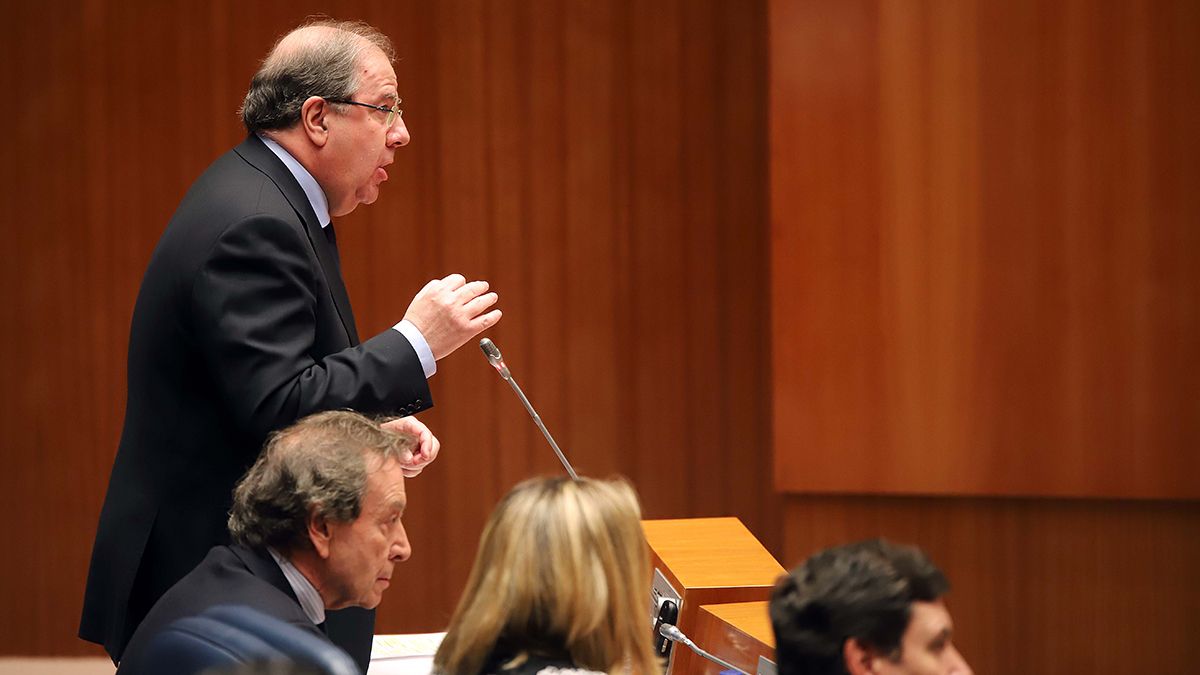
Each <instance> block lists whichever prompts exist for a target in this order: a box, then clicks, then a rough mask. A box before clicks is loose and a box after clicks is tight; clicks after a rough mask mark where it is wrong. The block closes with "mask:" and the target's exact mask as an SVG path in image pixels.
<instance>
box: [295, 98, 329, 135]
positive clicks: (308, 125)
mask: <svg viewBox="0 0 1200 675" xmlns="http://www.w3.org/2000/svg"><path fill="white" fill-rule="evenodd" d="M330 112H332V108H330V106H329V102H328V101H326V100H325V99H323V98H321V97H320V96H309V97H308V98H307V99H305V100H304V103H303V104H301V105H300V128H302V129H303V130H304V135H305V136H307V137H308V140H309V141H310V142H312V144H313V145H315V146H317V147H324V145H325V143H326V142H327V141H328V140H329V120H328V119H327V118H328V117H329V114H330Z"/></svg>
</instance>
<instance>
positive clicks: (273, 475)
mask: <svg viewBox="0 0 1200 675" xmlns="http://www.w3.org/2000/svg"><path fill="white" fill-rule="evenodd" d="M415 446H416V440H415V439H414V438H413V437H412V436H409V435H407V434H399V433H395V432H392V431H389V430H387V429H384V428H382V427H381V426H380V425H379V423H378V422H375V421H372V420H370V419H368V418H366V417H364V416H362V415H360V414H358V413H355V412H350V411H345V410H335V411H330V412H323V413H317V414H315V415H310V416H308V417H306V418H304V419H302V420H300V421H299V422H297V423H296V424H294V425H292V426H290V427H288V428H287V429H284V430H282V431H279V432H276V433H275V434H273V435H272V436H271V438H270V440H268V441H267V447H266V448H265V449H264V450H263V452H262V454H261V455H260V456H259V458H258V461H256V462H255V463H254V466H252V467H250V471H248V472H247V473H246V475H245V476H244V477H243V478H242V480H241V481H239V482H238V484H237V486H236V487H235V488H234V489H233V508H232V509H231V510H230V513H229V534H230V536H231V537H232V538H233V541H235V542H237V543H239V544H243V545H245V546H249V547H251V548H258V549H261V548H264V547H267V546H270V547H272V548H276V549H279V550H281V551H289V550H296V549H297V548H298V547H303V546H307V545H309V541H308V517H309V513H310V512H315V513H316V514H317V515H318V516H322V517H324V518H327V519H329V520H333V521H338V522H343V523H348V522H351V521H353V520H354V519H356V518H358V515H359V513H361V512H362V500H363V494H364V493H365V492H366V487H367V473H368V465H367V464H368V458H378V460H379V462H380V464H382V463H383V462H385V461H387V460H388V459H396V460H399V459H400V458H401V457H402V455H403V454H404V453H405V451H411V450H412V449H413V448H414V447H415Z"/></svg>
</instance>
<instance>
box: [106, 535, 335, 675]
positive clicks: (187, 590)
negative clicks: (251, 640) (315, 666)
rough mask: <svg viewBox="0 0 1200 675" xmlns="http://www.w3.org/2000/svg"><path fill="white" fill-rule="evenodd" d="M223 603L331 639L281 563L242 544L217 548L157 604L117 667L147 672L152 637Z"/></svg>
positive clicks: (127, 672)
mask: <svg viewBox="0 0 1200 675" xmlns="http://www.w3.org/2000/svg"><path fill="white" fill-rule="evenodd" d="M219 605H242V606H246V607H250V608H253V609H256V610H258V611H260V612H262V613H264V614H266V615H268V616H272V617H275V618H277V619H279V620H281V621H286V622H287V623H290V624H292V625H294V626H297V627H298V628H301V629H303V630H304V631H306V632H309V633H312V634H314V635H316V636H318V637H320V638H321V639H322V640H325V641H327V642H328V638H327V637H326V636H325V633H323V632H321V631H320V630H319V629H318V628H317V627H316V626H315V625H313V622H312V621H310V620H309V619H308V617H307V616H306V615H305V614H304V610H303V609H301V607H300V601H299V600H297V599H296V594H295V593H294V592H293V591H292V587H291V586H290V585H288V582H287V579H286V578H285V577H284V576H283V571H282V570H280V569H279V565H277V564H276V563H275V561H274V560H273V559H272V558H271V554H270V553H267V552H265V551H264V552H259V551H255V550H252V549H249V548H246V547H244V546H216V547H214V548H213V549H212V550H211V551H209V552H208V555H207V556H205V558H204V560H203V561H201V563H200V565H199V566H198V567H196V569H194V570H192V571H191V572H190V573H189V574H188V575H187V576H185V577H184V578H183V579H181V580H180V581H179V583H177V584H175V585H174V586H172V587H171V589H170V590H169V591H167V593H166V594H165V595H163V596H162V597H161V598H159V600H158V602H157V603H155V605H154V608H153V609H151V610H150V613H149V614H147V615H146V618H145V619H144V620H143V621H142V623H141V625H140V626H138V629H137V631H136V632H134V634H133V639H132V640H130V641H129V646H128V647H127V648H126V649H125V654H124V656H123V657H122V659H121V667H120V668H119V669H118V670H117V672H118V673H121V675H138V674H139V673H145V672H146V670H145V668H144V667H143V666H142V664H141V659H142V656H143V654H144V653H145V651H146V647H147V646H148V645H149V644H150V641H151V639H152V638H153V637H154V636H155V635H157V634H158V633H159V632H160V631H161V630H163V629H164V628H166V627H167V626H169V625H170V624H171V622H173V621H175V620H176V619H182V618H184V617H188V616H199V615H200V613H201V612H203V611H204V610H206V609H209V608H211V607H217V606H219Z"/></svg>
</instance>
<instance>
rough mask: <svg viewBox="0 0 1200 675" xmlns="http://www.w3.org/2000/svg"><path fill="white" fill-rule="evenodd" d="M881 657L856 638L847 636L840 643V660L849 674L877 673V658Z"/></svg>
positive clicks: (872, 674) (869, 674)
mask: <svg viewBox="0 0 1200 675" xmlns="http://www.w3.org/2000/svg"><path fill="white" fill-rule="evenodd" d="M881 658H883V657H881V656H879V654H878V653H877V652H876V651H875V650H874V649H871V648H870V647H868V646H867V645H865V644H863V643H861V642H859V641H858V638H848V639H847V640H846V642H845V643H843V644H842V661H843V662H844V663H845V664H846V672H848V673H850V675H875V674H876V673H879V672H880V670H879V667H878V666H879V663H878V662H879V660H880V659H881Z"/></svg>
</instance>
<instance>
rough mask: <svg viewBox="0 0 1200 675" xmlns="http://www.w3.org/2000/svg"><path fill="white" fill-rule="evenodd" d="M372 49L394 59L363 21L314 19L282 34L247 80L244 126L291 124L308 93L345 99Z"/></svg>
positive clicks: (380, 36)
mask: <svg viewBox="0 0 1200 675" xmlns="http://www.w3.org/2000/svg"><path fill="white" fill-rule="evenodd" d="M371 47H375V48H378V49H379V50H380V51H382V52H383V54H384V55H385V56H386V57H387V59H388V61H389V62H390V61H393V60H395V51H394V50H393V49H392V43H391V41H390V40H388V38H387V36H386V35H384V34H383V33H380V32H379V31H378V30H376V29H375V28H372V27H371V26H370V25H368V24H366V23H363V22H362V21H334V20H332V19H316V20H313V21H309V22H308V23H305V24H304V25H303V26H300V27H299V28H297V29H295V30H293V31H291V32H290V33H288V34H287V35H284V36H283V37H281V38H280V39H279V40H278V41H276V42H275V45H274V46H273V47H271V51H270V52H269V53H268V54H267V57H266V58H265V59H263V62H262V65H261V66H260V67H259V69H258V72H256V73H255V74H254V77H253V78H252V79H251V80H250V90H249V91H247V92H246V100H245V101H243V102H242V109H241V111H240V114H241V116H242V123H243V124H245V125H246V130H247V131H248V132H250V133H257V132H260V131H270V130H273V129H286V128H288V127H290V126H292V125H294V124H295V123H296V122H298V121H299V120H300V106H301V105H303V104H304V101H305V100H307V99H308V97H310V96H323V97H327V98H341V99H348V98H350V97H351V96H352V95H353V94H354V92H355V91H357V90H358V73H357V70H356V68H355V65H356V64H357V63H358V59H359V56H361V55H362V53H363V52H364V51H365V50H367V49H370V48H371Z"/></svg>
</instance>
